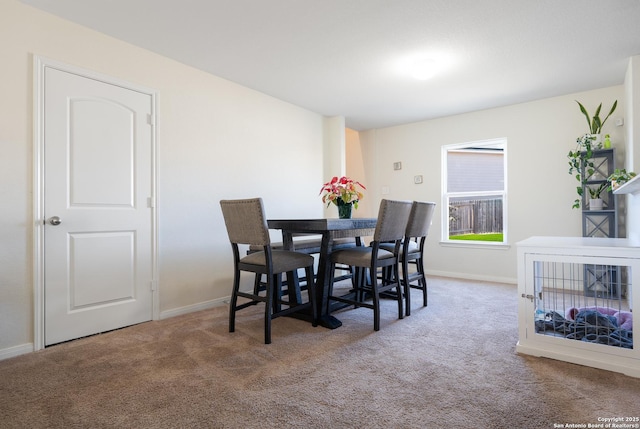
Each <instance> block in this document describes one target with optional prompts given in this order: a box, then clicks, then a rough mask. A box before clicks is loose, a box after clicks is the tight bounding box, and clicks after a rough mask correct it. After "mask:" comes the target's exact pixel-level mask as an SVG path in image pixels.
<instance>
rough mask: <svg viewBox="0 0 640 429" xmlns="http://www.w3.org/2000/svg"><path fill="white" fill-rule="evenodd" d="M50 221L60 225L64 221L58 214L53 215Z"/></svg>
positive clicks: (52, 223)
mask: <svg viewBox="0 0 640 429" xmlns="http://www.w3.org/2000/svg"><path fill="white" fill-rule="evenodd" d="M49 223H50V224H51V225H60V224H61V223H62V220H61V219H60V217H58V216H53V217H52V218H51V219H49Z"/></svg>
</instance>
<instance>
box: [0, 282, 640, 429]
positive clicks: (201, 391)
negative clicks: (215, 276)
mask: <svg viewBox="0 0 640 429" xmlns="http://www.w3.org/2000/svg"><path fill="white" fill-rule="evenodd" d="M414 294H415V296H416V298H414V300H413V306H412V307H413V310H412V315H411V316H409V317H408V318H405V319H404V320H398V319H397V318H396V316H397V314H396V306H395V302H393V301H385V303H384V310H383V313H382V323H381V330H380V331H379V332H374V331H373V322H372V313H371V311H370V310H368V309H363V308H361V309H357V310H353V309H349V310H343V311H341V312H338V313H336V314H335V315H336V316H337V317H338V318H339V319H341V320H342V321H343V326H342V327H341V328H339V329H336V330H327V329H324V328H321V327H318V328H313V327H312V326H311V325H310V324H308V323H306V322H303V321H300V320H296V319H292V318H279V319H277V320H275V321H274V324H273V344H271V345H264V344H263V329H262V311H261V310H262V309H261V308H260V307H253V308H251V309H248V310H244V311H242V312H240V313H239V318H238V320H237V324H236V326H237V330H236V332H235V333H233V334H230V333H228V332H227V327H228V325H227V308H226V307H220V308H216V309H213V310H207V311H202V312H198V313H193V314H189V315H185V316H180V317H175V318H172V319H167V320H163V321H157V322H149V323H143V324H140V325H137V326H132V327H129V328H125V329H121V330H118V331H114V332H110V333H106V334H102V335H96V336H93V337H89V338H84V339H80V340H76V341H72V342H69V343H65V344H60V345H57V346H53V347H49V348H47V349H45V350H42V351H40V352H37V353H32V354H29V355H24V356H19V357H17V358H12V359H8V360H5V361H1V362H0V427H2V428H555V427H559V426H554V424H555V425H562V427H565V426H564V425H565V424H567V423H568V424H577V425H582V424H584V425H585V427H586V425H587V424H597V423H601V421H600V420H599V419H604V418H612V417H638V416H640V379H636V378H631V377H628V376H625V375H622V374H617V373H613V372H608V371H603V370H598V369H593V368H589V367H583V366H579V365H573V364H569V363H564V362H558V361H553V360H550V359H544V358H535V357H529V356H523V355H518V354H517V353H516V352H515V344H516V342H517V317H516V306H517V299H518V298H517V293H516V287H515V286H514V285H503V284H492V283H479V282H472V281H461V280H452V279H444V278H431V279H430V295H429V306H428V307H426V308H421V307H419V303H420V300H419V299H418V296H417V295H418V293H417V292H414ZM621 423H624V422H621ZM636 423H638V422H636ZM576 427H579V426H576ZM636 427H638V426H636Z"/></svg>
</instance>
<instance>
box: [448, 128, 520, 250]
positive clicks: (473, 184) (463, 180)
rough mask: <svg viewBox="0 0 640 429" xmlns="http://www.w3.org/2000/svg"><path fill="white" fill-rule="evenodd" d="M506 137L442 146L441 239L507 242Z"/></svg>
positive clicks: (453, 241) (457, 241)
mask: <svg viewBox="0 0 640 429" xmlns="http://www.w3.org/2000/svg"><path fill="white" fill-rule="evenodd" d="M506 149H507V140H506V139H495V140H485V141H479V142H470V143H464V144H456V145H447V146H443V147H442V207H443V210H444V211H443V216H442V218H443V219H447V218H448V219H449V221H448V222H442V241H444V242H449V243H460V242H465V243H476V244H477V243H486V244H490V245H495V244H506V243H507V234H506V233H507V231H506V224H507V212H506V207H507V204H506V198H507V185H506V177H507V167H506Z"/></svg>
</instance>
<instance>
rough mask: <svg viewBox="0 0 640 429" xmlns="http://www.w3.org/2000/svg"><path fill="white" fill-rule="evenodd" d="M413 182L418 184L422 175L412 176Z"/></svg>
mask: <svg viewBox="0 0 640 429" xmlns="http://www.w3.org/2000/svg"><path fill="white" fill-rule="evenodd" d="M413 183H415V184H416V185H419V184H420V183H422V175H419V176H413Z"/></svg>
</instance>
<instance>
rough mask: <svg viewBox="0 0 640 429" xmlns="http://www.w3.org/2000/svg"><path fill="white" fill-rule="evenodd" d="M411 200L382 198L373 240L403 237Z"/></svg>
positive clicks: (379, 240)
mask: <svg viewBox="0 0 640 429" xmlns="http://www.w3.org/2000/svg"><path fill="white" fill-rule="evenodd" d="M411 206H412V202H411V201H394V200H382V201H381V202H380V209H379V210H378V223H377V224H376V230H375V232H374V234H373V240H374V241H378V242H382V241H396V240H400V239H402V238H403V237H404V234H405V231H406V229H407V221H408V220H409V214H410V213H411Z"/></svg>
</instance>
